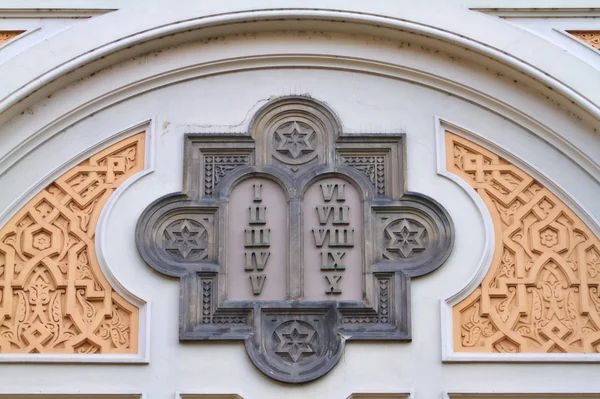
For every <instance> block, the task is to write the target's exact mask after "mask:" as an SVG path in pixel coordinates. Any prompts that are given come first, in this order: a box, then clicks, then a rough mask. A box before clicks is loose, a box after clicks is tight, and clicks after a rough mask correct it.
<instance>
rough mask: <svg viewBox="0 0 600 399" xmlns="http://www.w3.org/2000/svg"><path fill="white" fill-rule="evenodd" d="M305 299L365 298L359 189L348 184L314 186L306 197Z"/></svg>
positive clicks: (321, 182)
mask: <svg viewBox="0 0 600 399" xmlns="http://www.w3.org/2000/svg"><path fill="white" fill-rule="evenodd" d="M303 209H304V298H305V299H306V300H311V301H327V300H338V301H341V300H355V301H360V300H361V299H362V297H363V284H362V276H363V256H362V255H363V250H362V248H363V222H362V220H363V218H362V213H363V209H362V204H361V201H360V196H359V194H358V191H357V190H356V188H355V187H354V186H353V185H352V184H351V183H349V182H348V181H347V180H344V179H341V178H328V179H322V180H318V181H316V182H314V183H313V184H311V186H310V187H309V188H308V190H307V191H306V194H305V196H304V207H303Z"/></svg>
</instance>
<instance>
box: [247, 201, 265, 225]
mask: <svg viewBox="0 0 600 399" xmlns="http://www.w3.org/2000/svg"><path fill="white" fill-rule="evenodd" d="M248 209H249V210H250V220H249V221H248V223H249V224H267V218H266V214H267V207H266V206H264V205H256V206H251V207H250V208H248Z"/></svg>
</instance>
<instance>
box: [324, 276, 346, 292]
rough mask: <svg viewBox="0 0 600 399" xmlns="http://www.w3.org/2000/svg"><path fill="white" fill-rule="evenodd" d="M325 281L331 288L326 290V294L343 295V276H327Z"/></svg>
mask: <svg viewBox="0 0 600 399" xmlns="http://www.w3.org/2000/svg"><path fill="white" fill-rule="evenodd" d="M325 279H326V280H327V283H328V284H329V287H328V288H327V289H326V290H325V293H326V294H336V295H337V294H341V293H342V290H341V289H340V280H341V279H342V276H341V274H326V275H325Z"/></svg>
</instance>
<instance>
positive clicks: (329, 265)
mask: <svg viewBox="0 0 600 399" xmlns="http://www.w3.org/2000/svg"><path fill="white" fill-rule="evenodd" d="M344 255H346V252H344V251H339V252H332V251H321V270H345V269H346V267H345V266H344V263H343V261H342V258H343V257H344Z"/></svg>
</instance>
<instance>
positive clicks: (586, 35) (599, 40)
mask: <svg viewBox="0 0 600 399" xmlns="http://www.w3.org/2000/svg"><path fill="white" fill-rule="evenodd" d="M567 33H568V34H570V35H572V36H575V37H576V38H577V39H579V40H581V41H582V42H585V43H587V44H589V45H590V46H592V47H594V48H595V49H596V50H600V30H568V31H567Z"/></svg>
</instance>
